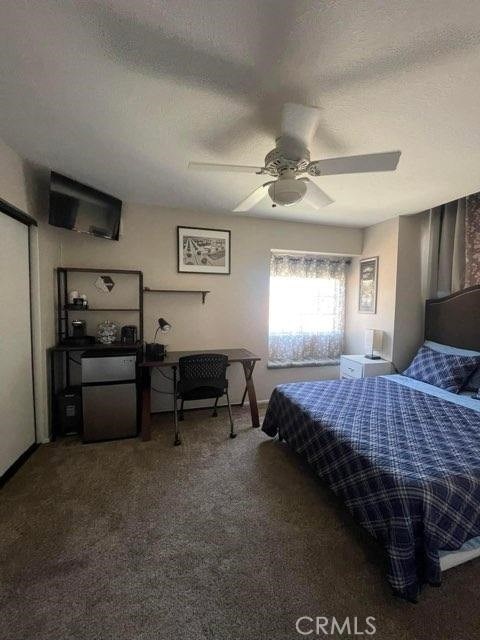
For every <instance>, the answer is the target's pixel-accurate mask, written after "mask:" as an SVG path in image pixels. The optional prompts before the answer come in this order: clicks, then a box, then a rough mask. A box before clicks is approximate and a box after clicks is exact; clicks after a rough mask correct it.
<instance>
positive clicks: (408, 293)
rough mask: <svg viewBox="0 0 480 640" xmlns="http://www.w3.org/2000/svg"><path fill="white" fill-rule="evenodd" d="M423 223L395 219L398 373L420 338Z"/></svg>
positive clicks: (418, 218) (416, 219)
mask: <svg viewBox="0 0 480 640" xmlns="http://www.w3.org/2000/svg"><path fill="white" fill-rule="evenodd" d="M424 222H425V216H424V215H423V214H417V215H412V216H400V218H399V229H398V256H397V284H396V299H395V324H394V344H393V362H394V363H395V366H396V367H397V368H398V369H399V370H400V371H403V370H404V369H406V367H407V366H408V365H409V364H410V362H411V360H412V358H413V356H414V355H415V353H416V352H417V350H418V347H419V346H420V345H421V344H422V342H423V338H424V310H425V296H424V292H423V287H422V282H423V279H424V278H423V268H422V263H423V261H422V256H423V255H424V251H423V249H422V237H423V226H424Z"/></svg>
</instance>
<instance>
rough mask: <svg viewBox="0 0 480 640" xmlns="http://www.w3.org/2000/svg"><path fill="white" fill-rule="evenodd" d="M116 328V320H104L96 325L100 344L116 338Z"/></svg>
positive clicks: (113, 340) (110, 341)
mask: <svg viewBox="0 0 480 640" xmlns="http://www.w3.org/2000/svg"><path fill="white" fill-rule="evenodd" d="M118 330H119V327H118V325H117V323H116V322H112V321H111V320H105V322H101V323H100V324H99V325H98V330H97V339H98V341H99V342H101V343H102V344H112V343H113V342H116V341H117V340H118Z"/></svg>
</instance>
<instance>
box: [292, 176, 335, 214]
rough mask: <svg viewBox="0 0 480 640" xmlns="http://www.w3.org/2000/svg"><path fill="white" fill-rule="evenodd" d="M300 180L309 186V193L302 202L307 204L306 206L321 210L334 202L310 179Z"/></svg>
mask: <svg viewBox="0 0 480 640" xmlns="http://www.w3.org/2000/svg"><path fill="white" fill-rule="evenodd" d="M300 180H303V182H305V183H306V184H307V193H306V194H305V195H304V196H303V198H302V202H305V204H309V205H310V206H312V207H313V208H314V209H321V208H322V207H327V206H328V205H329V204H332V202H334V200H332V199H331V198H330V196H329V195H328V194H327V193H325V191H323V189H320V187H319V186H318V185H317V184H315V183H314V182H312V181H311V180H310V179H309V178H300Z"/></svg>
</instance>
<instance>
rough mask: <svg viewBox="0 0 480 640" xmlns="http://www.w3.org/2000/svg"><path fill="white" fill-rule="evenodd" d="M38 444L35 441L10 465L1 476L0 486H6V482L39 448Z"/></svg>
mask: <svg viewBox="0 0 480 640" xmlns="http://www.w3.org/2000/svg"><path fill="white" fill-rule="evenodd" d="M38 446H39V445H38V444H37V443H36V442H34V443H33V444H32V445H31V446H30V447H28V449H27V450H26V451H24V452H23V453H22V455H21V456H20V457H19V458H17V460H15V462H14V463H13V464H12V465H11V466H10V467H8V469H7V470H6V471H5V473H4V474H3V475H2V476H0V488H2V487H3V486H4V484H5V483H6V482H8V481H9V480H10V478H11V477H12V476H13V475H14V474H15V473H16V472H17V471H18V470H19V469H20V467H21V466H22V465H23V464H24V463H25V462H26V461H27V460H28V458H30V456H31V455H32V453H33V452H34V451H35V450H36V449H38Z"/></svg>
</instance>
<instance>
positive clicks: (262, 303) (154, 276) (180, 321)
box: [59, 205, 362, 409]
mask: <svg viewBox="0 0 480 640" xmlns="http://www.w3.org/2000/svg"><path fill="white" fill-rule="evenodd" d="M177 225H186V226H198V227H207V228H220V229H231V231H232V265H231V275H230V276H225V275H204V274H183V273H181V274H179V273H177V247H176V234H177V230H176V227H177ZM59 233H60V237H61V244H62V262H63V265H64V266H91V267H96V266H98V267H110V268H114V267H117V268H131V269H141V270H142V271H143V272H144V277H145V285H146V286H149V287H151V288H185V289H207V290H210V291H211V293H210V294H209V295H208V296H207V301H206V304H205V305H202V304H201V299H200V296H199V295H198V296H192V295H184V296H180V295H167V294H158V295H154V294H149V295H147V296H145V339H146V340H147V341H151V340H152V339H153V334H154V331H155V328H156V319H157V318H158V317H164V318H167V319H168V320H169V321H170V322H171V324H172V325H173V329H172V331H171V332H170V333H169V334H167V335H166V336H165V335H164V336H162V337H161V338H160V340H159V341H161V340H163V341H164V342H166V343H167V344H168V346H169V348H170V350H182V349H215V348H217V347H219V348H220V347H225V348H226V347H232V348H233V347H246V348H248V349H250V350H251V351H253V352H255V353H257V354H258V355H259V356H260V357H261V358H262V361H261V362H260V363H259V364H258V365H257V368H256V370H255V375H254V378H255V385H256V389H257V396H258V398H259V399H268V398H269V396H270V393H271V391H272V389H273V387H274V386H275V385H276V384H279V383H281V382H285V381H290V380H304V379H318V378H328V377H336V376H337V375H338V369H337V367H316V368H301V369H283V370H278V369H276V370H272V369H271V370H268V369H267V366H266V365H267V340H268V299H269V268H270V265H269V260H270V250H271V249H295V250H301V251H317V252H327V253H332V254H342V255H347V256H351V255H355V254H359V253H360V251H361V244H362V231H361V230H360V229H349V228H341V227H328V226H320V225H309V224H301V223H287V222H278V221H272V220H262V219H258V218H251V219H249V218H245V217H241V216H233V215H232V216H229V215H208V214H203V213H198V212H194V211H180V210H168V209H164V208H160V207H145V206H140V205H128V206H125V207H124V212H123V237H122V238H121V240H120V241H119V242H111V241H107V240H102V239H99V238H93V237H88V236H81V235H78V234H74V233H72V232H71V231H63V230H59ZM112 318H113V316H112ZM117 319H118V320H119V321H120V323H122V318H121V317H120V316H117ZM127 321H128V322H129V323H130V322H131V321H132V318H131V317H129V318H124V320H123V323H126V322H127ZM89 332H90V333H93V332H95V326H90V327H89ZM229 375H230V377H231V380H232V383H233V393H232V400H233V401H234V402H236V401H238V400H239V399H240V398H241V394H242V391H243V386H242V381H241V376H240V371H239V367H232V370H231V372H230V374H229ZM154 385H155V386H156V384H155V383H154ZM155 403H156V404H155ZM153 406H154V409H158V408H160V407H161V406H162V404H161V399H159V398H157V400H156V401H155V402H154V405H153Z"/></svg>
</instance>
